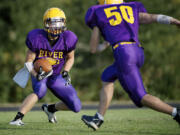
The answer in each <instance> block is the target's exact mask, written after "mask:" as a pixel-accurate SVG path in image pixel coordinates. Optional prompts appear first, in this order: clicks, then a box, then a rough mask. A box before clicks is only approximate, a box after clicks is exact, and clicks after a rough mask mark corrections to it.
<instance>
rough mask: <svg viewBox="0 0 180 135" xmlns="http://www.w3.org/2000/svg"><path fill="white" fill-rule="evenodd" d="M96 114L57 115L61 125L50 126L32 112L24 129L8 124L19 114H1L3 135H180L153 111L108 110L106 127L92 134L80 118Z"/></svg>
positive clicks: (171, 123)
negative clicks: (84, 115)
mask: <svg viewBox="0 0 180 135" xmlns="http://www.w3.org/2000/svg"><path fill="white" fill-rule="evenodd" d="M95 112H96V110H82V111H81V112H79V113H77V114H75V113H73V112H57V113H56V116H57V119H58V123H57V124H51V123H48V120H47V116H46V115H45V113H44V112H42V111H32V112H29V113H28V114H27V115H26V116H25V117H24V119H23V122H24V123H25V125H24V126H21V127H18V126H12V125H9V124H8V122H9V121H10V120H12V119H13V117H14V115H15V114H16V112H0V135H180V127H179V125H178V124H177V123H176V122H175V121H174V120H172V117H171V116H168V115H165V114H161V113H158V112H155V111H152V110H150V109H120V110H108V112H107V113H106V116H105V123H104V124H103V125H102V127H101V128H100V129H99V130H98V131H93V130H92V129H90V128H87V126H86V125H85V124H84V123H83V122H82V121H81V115H83V114H88V115H94V113H95Z"/></svg>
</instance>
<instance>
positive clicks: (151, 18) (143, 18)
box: [139, 13, 180, 27]
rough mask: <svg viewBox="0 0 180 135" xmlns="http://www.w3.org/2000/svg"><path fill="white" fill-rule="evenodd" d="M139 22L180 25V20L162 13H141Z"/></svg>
mask: <svg viewBox="0 0 180 135" xmlns="http://www.w3.org/2000/svg"><path fill="white" fill-rule="evenodd" d="M139 22H140V23H143V24H149V23H154V22H157V23H160V24H172V25H177V26H178V27H179V26H180V21H179V20H178V19H175V18H173V17H171V16H167V15H162V14H148V13H139Z"/></svg>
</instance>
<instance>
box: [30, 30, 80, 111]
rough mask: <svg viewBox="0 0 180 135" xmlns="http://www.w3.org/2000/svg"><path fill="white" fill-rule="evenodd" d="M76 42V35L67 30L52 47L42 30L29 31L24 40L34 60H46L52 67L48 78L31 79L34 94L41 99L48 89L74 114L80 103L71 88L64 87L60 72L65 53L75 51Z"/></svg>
mask: <svg viewBox="0 0 180 135" xmlns="http://www.w3.org/2000/svg"><path fill="white" fill-rule="evenodd" d="M77 40H78V39H77V37H76V35H75V34H74V33H73V32H71V31H68V30H67V31H64V32H63V33H61V34H60V35H59V38H58V40H57V41H56V43H55V44H54V46H51V45H50V43H49V41H48V36H47V32H45V31H44V30H43V29H35V30H32V31H30V32H29V34H28V36H27V39H26V45H27V47H28V48H29V49H30V50H31V51H32V52H35V53H36V58H35V60H37V59H41V58H46V59H48V60H49V61H50V63H51V64H52V67H53V75H51V76H50V77H48V78H45V79H43V80H41V81H38V80H37V79H36V78H35V77H33V76H32V77H31V79H32V86H33V90H34V93H35V94H36V95H37V96H38V98H39V99H41V98H43V97H44V96H45V94H46V92H47V88H49V89H50V90H51V91H52V93H53V94H54V95H55V96H56V97H57V98H59V99H61V100H62V101H63V102H64V103H65V104H66V105H67V106H68V107H69V108H70V109H71V110H72V111H74V112H79V111H80V109H81V102H80V100H79V98H78V96H77V93H76V90H75V89H74V88H73V86H72V85H67V86H65V80H64V79H63V78H62V76H61V74H60V72H61V70H62V68H63V66H64V64H65V60H66V55H67V53H69V52H71V51H72V50H74V49H75V47H76V43H77Z"/></svg>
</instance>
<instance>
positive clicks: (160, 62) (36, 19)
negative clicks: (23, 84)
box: [0, 0, 180, 102]
mask: <svg viewBox="0 0 180 135" xmlns="http://www.w3.org/2000/svg"><path fill="white" fill-rule="evenodd" d="M140 1H141V2H143V4H144V5H145V7H146V9H147V10H148V12H149V13H161V14H166V15H170V16H173V17H176V18H179V16H178V15H179V14H180V10H178V7H179V6H180V2H179V0H172V1H169V0H158V1H147V0H140ZM95 3H96V0H90V1H86V0H83V1H82V0H51V1H50V0H38V1H37V0H30V1H23V0H1V1H0V33H1V36H0V42H1V46H0V59H1V61H0V67H1V72H0V76H1V78H0V89H1V93H0V101H1V102H20V101H22V100H23V99H24V97H25V96H26V95H27V94H28V93H30V92H32V88H31V83H29V84H28V87H27V88H26V89H24V90H23V89H21V88H20V87H18V86H17V85H16V84H15V83H14V82H13V81H12V77H13V76H14V74H15V73H16V72H17V71H18V70H19V69H20V68H22V67H23V64H24V61H25V52H26V50H27V48H26V46H25V39H26V35H27V33H28V32H29V31H30V30H32V29H35V28H43V23H42V17H43V14H44V12H45V10H46V9H47V8H49V7H60V8H61V9H63V10H64V12H65V14H66V16H67V26H68V29H70V30H71V31H73V32H75V33H76V34H77V36H78V38H79V42H78V45H77V49H76V60H75V64H74V66H73V69H72V70H71V76H72V83H73V85H74V87H75V88H76V89H77V91H78V95H79V96H80V98H81V100H83V101H84V100H98V99H99V91H100V89H101V81H100V76H101V73H102V71H103V70H104V69H105V68H106V67H107V66H108V65H110V64H112V63H113V55H112V51H111V48H108V49H107V50H105V51H104V52H102V53H100V54H95V55H92V54H90V53H89V45H88V44H89V39H90V32H91V30H90V29H89V28H88V27H87V26H86V25H85V23H84V16H85V13H86V11H87V9H88V8H89V7H90V6H92V5H94V4H95ZM167 3H168V4H167ZM157 6H158V8H157ZM179 19H180V18H179ZM139 38H140V41H141V43H142V46H143V47H144V48H145V50H144V51H145V56H146V61H145V64H144V66H143V68H142V70H141V71H142V77H143V80H144V84H145V87H146V88H147V91H148V92H149V93H151V94H153V95H157V96H160V97H161V98H163V99H170V100H179V99H180V91H179V88H180V82H179V80H180V71H179V68H180V62H179V58H180V53H179V51H180V40H179V38H180V32H179V30H178V29H177V28H176V27H175V26H167V25H161V24H150V25H142V26H141V27H140V32H139ZM122 98H124V99H129V98H127V94H125V92H124V91H123V90H122V88H121V86H120V85H119V84H118V82H117V83H116V85H115V96H114V99H115V100H119V99H122ZM42 101H48V102H50V101H57V98H55V97H54V96H53V95H52V94H49V93H48V94H47V96H46V97H45V98H44V99H43V100H42Z"/></svg>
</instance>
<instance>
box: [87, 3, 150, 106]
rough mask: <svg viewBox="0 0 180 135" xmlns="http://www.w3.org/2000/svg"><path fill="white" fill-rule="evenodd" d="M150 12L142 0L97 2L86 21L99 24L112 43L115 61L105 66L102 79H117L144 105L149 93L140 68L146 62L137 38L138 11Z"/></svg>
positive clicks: (139, 104)
mask: <svg viewBox="0 0 180 135" xmlns="http://www.w3.org/2000/svg"><path fill="white" fill-rule="evenodd" d="M140 12H147V11H146V9H145V8H144V6H143V4H141V3H140V2H128V3H122V4H107V5H96V6H92V7H90V8H89V9H88V11H87V13H86V17H85V21H86V24H87V25H88V26H89V27H90V28H93V27H95V26H96V27H98V28H99V30H100V31H101V34H102V36H103V37H104V39H105V40H106V41H108V42H109V43H110V44H111V45H112V49H113V53H114V58H115V62H114V64H113V65H111V66H109V67H108V68H106V69H105V70H104V72H103V74H102V77H101V79H102V81H104V82H114V81H115V80H116V79H118V80H119V81H120V83H121V85H122V87H123V88H124V89H125V91H126V92H127V93H128V95H129V96H130V98H131V99H132V100H133V102H134V103H135V104H136V105H137V106H139V107H141V106H142V105H141V99H142V98H143V96H144V95H146V91H145V88H144V86H143V82H142V78H141V75H140V72H139V69H140V68H141V66H142V65H143V63H144V51H143V48H142V47H140V43H139V40H138V29H139V13H140Z"/></svg>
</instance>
